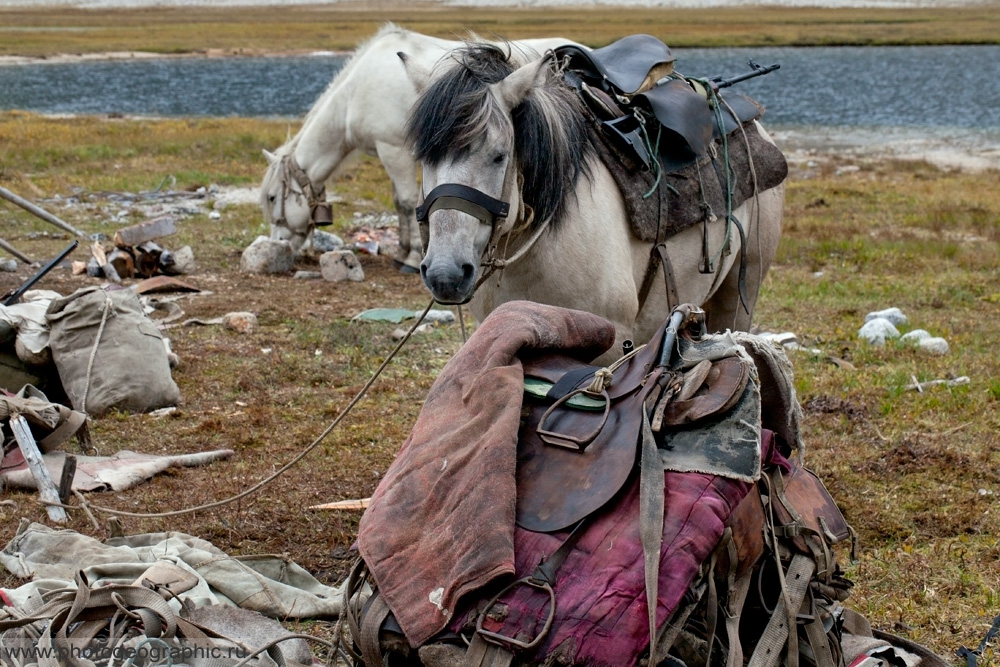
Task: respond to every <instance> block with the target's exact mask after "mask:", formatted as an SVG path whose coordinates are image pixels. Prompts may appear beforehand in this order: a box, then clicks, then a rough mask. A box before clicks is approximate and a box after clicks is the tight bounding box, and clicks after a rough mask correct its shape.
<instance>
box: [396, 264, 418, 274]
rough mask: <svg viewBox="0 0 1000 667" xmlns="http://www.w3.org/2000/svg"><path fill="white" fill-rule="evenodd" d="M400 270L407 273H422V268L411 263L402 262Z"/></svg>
mask: <svg viewBox="0 0 1000 667" xmlns="http://www.w3.org/2000/svg"><path fill="white" fill-rule="evenodd" d="M399 272H400V273H404V274H407V275H413V274H415V273H420V269H418V268H416V267H414V266H410V265H409V264H400V266H399Z"/></svg>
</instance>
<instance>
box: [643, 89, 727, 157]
mask: <svg viewBox="0 0 1000 667" xmlns="http://www.w3.org/2000/svg"><path fill="white" fill-rule="evenodd" d="M632 103H633V104H636V105H644V106H646V107H648V108H649V110H650V111H651V112H652V113H653V115H654V116H656V120H658V121H660V125H662V126H663V127H665V128H666V129H668V130H671V131H672V132H674V133H676V134H677V135H679V136H680V137H681V138H682V139H683V140H684V142H685V143H686V144H687V147H688V148H689V149H690V150H691V152H692V153H693V154H694V155H707V154H708V146H709V144H711V143H712V127H713V125H712V123H713V119H712V110H711V109H710V108H709V106H708V101H707V100H706V99H705V98H704V97H703V96H702V95H700V94H699V93H697V92H696V91H695V90H694V89H693V88H692V87H691V86H690V85H689V84H688V83H687V82H686V81H684V80H683V79H669V80H667V81H664V82H663V83H661V84H660V85H658V86H656V87H655V88H653V89H652V90H647V91H646V92H644V93H641V94H639V95H636V96H635V97H634V98H633V100H632ZM661 144H662V142H661ZM666 147H667V146H661V149H662V148H666ZM673 150H677V147H676V146H674V147H673Z"/></svg>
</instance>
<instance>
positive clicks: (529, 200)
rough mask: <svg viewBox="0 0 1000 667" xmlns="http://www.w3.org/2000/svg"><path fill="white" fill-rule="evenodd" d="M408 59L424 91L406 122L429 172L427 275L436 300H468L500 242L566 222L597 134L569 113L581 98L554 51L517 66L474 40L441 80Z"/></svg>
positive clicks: (424, 211)
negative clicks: (564, 78) (524, 230)
mask: <svg viewBox="0 0 1000 667" xmlns="http://www.w3.org/2000/svg"><path fill="white" fill-rule="evenodd" d="M400 57H401V58H403V60H404V63H406V64H407V70H408V71H409V72H410V75H411V77H413V78H414V80H415V83H416V84H417V89H418V90H421V89H423V92H422V94H421V95H420V97H419V99H418V101H417V103H416V105H415V106H414V108H413V110H412V111H411V114H410V119H409V123H408V126H407V139H408V141H409V143H410V145H411V146H412V147H413V150H414V154H415V155H416V157H417V159H418V160H419V161H420V163H421V166H422V170H423V177H422V178H423V191H424V196H425V201H424V205H423V206H421V207H420V209H418V221H420V223H421V225H423V226H425V227H423V228H422V232H423V231H424V230H426V234H425V239H424V249H425V256H424V260H423V262H422V263H421V266H420V270H421V276H422V277H423V280H424V284H425V285H427V287H428V289H430V291H431V293H432V294H433V295H434V298H435V299H436V300H437V301H439V302H441V303H465V302H467V301H469V299H471V298H472V296H473V292H474V291H475V288H476V285H477V282H478V281H479V278H480V274H481V270H482V266H481V264H482V262H483V259H484V257H487V258H490V257H489V256H490V255H492V254H493V253H494V252H496V249H497V244H498V242H499V240H500V239H502V238H504V237H505V236H506V235H508V234H509V233H510V232H511V231H512V230H513V229H514V228H515V227H518V228H520V227H522V226H527V225H528V224H529V223H530V222H531V220H532V215H534V216H535V219H536V221H537V220H543V219H547V218H553V220H552V221H553V222H557V218H558V217H559V214H560V213H561V212H562V206H563V200H564V198H565V196H566V194H567V193H568V192H570V191H571V190H572V186H575V182H576V177H577V175H578V174H579V173H580V171H581V169H582V167H581V165H582V163H583V162H582V155H583V154H584V152H585V148H583V147H584V146H587V145H589V144H588V140H587V138H586V137H587V136H588V135H587V133H586V132H585V131H582V130H583V128H581V127H578V126H577V123H576V122H575V121H574V120H573V119H570V118H566V117H565V116H575V115H577V114H570V113H566V111H567V110H568V109H569V108H573V105H574V104H575V99H573V98H572V93H571V92H570V93H569V95H568V96H567V91H568V89H567V88H566V87H565V86H563V85H562V84H561V82H560V81H559V80H558V79H557V78H556V77H555V71H554V68H553V67H552V64H553V61H552V55H551V53H549V54H546V55H545V56H543V57H542V58H540V59H536V60H534V61H532V62H528V63H526V64H523V65H520V66H518V65H519V64H520V63H517V62H512V60H513V58H512V51H511V50H510V49H507V50H504V49H503V48H501V47H499V46H497V45H494V44H473V45H469V46H467V47H465V48H463V49H458V50H457V51H456V52H455V53H454V55H453V58H452V61H453V65H452V67H451V68H450V69H448V70H447V71H445V72H444V73H442V74H440V75H439V76H437V77H434V78H433V79H431V78H430V74H429V73H427V72H421V71H419V70H417V68H415V67H412V66H411V65H410V63H409V62H408V61H407V58H406V57H405V55H403V54H400ZM561 116H563V117H561ZM578 129H579V130H581V133H580V134H578V135H577V136H576V137H575V138H573V137H572V134H571V133H573V132H576V131H577V130H578ZM567 186H569V189H567ZM542 216H544V218H543V217H542Z"/></svg>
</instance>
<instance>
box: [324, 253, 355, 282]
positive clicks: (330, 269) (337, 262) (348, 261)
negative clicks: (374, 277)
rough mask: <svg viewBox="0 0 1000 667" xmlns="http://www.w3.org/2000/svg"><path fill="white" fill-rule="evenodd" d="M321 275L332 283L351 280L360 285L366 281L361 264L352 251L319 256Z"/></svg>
mask: <svg viewBox="0 0 1000 667" xmlns="http://www.w3.org/2000/svg"><path fill="white" fill-rule="evenodd" d="M319 268H320V273H322V274H323V279H324V280H328V281H330V282H332V283H339V282H343V281H345V280H351V281H353V282H356V283H359V282H361V281H362V280H364V279H365V272H364V269H362V268H361V262H360V261H358V258H357V257H355V256H354V253H353V252H351V251H350V250H334V251H332V252H325V253H323V254H322V255H320V256H319Z"/></svg>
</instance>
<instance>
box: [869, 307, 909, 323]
mask: <svg viewBox="0 0 1000 667" xmlns="http://www.w3.org/2000/svg"><path fill="white" fill-rule="evenodd" d="M878 318H881V319H883V320H889V322H891V323H892V324H893V325H894V326H897V327H898V326H900V325H901V324H906V322H907V319H906V315H904V314H903V311H902V310H900V309H899V308H886V309H885V310H878V311H875V312H874V313H868V314H867V315H865V322H870V321H872V320H874V319H878Z"/></svg>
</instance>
